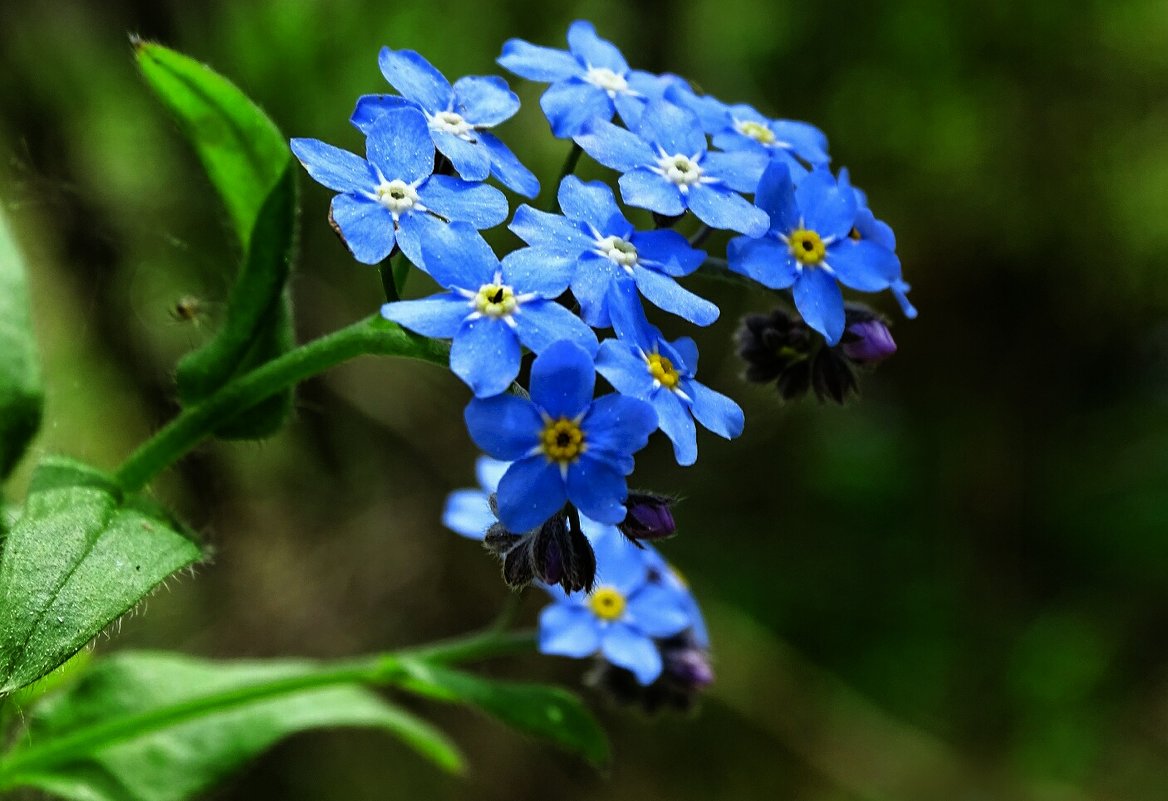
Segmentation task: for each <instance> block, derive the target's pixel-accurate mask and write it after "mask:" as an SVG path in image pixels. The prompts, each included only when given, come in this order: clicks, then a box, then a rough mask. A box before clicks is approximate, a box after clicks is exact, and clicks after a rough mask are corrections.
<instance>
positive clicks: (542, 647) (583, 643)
mask: <svg viewBox="0 0 1168 801" xmlns="http://www.w3.org/2000/svg"><path fill="white" fill-rule="evenodd" d="M599 648H600V626H599V625H598V621H597V620H596V616H595V615H593V614H592V613H591V612H590V611H588V610H587V609H585V608H584V607H582V606H570V605H568V604H552V605H551V606H548V607H545V608H544V610H543V611H542V612H540V614H539V652H540V653H541V654H548V655H549V656H568V657H572V658H573V659H582V658H584V657H586V656H592V655H593V654H594V653H596V651H597V650H598V649H599Z"/></svg>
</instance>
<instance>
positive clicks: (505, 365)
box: [450, 317, 523, 398]
mask: <svg viewBox="0 0 1168 801" xmlns="http://www.w3.org/2000/svg"><path fill="white" fill-rule="evenodd" d="M522 357H523V354H522V353H521V352H520V349H519V342H518V340H516V338H515V332H513V331H512V330H511V328H510V326H508V325H507V324H506V323H505V322H503V321H502V320H501V319H499V318H497V317H480V318H478V319H477V320H467V321H466V322H464V323H463V324H462V327H461V328H460V329H459V331H458V333H457V334H456V335H455V337H454V342H453V343H452V344H451V346H450V370H451V371H452V372H453V373H454V374H455V375H456V376H458V377H459V378H461V379H462V380H463V382H464V383H465V384H466V385H467V386H468V387H470V388H471V391H473V392H474V394H475V397H477V398H489V397H491V396H492V395H499V394H500V393H503V392H506V391H507V388H508V387H510V386H511V382H512V381H514V380H515V377H516V376H517V375H519V361H520V359H521V358H522Z"/></svg>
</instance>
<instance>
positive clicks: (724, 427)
mask: <svg viewBox="0 0 1168 801" xmlns="http://www.w3.org/2000/svg"><path fill="white" fill-rule="evenodd" d="M686 391H687V393H689V394H690V395H692V397H693V406H691V407H690V410H691V411H692V412H693V416H694V417H695V418H696V419H697V421H698V422H699V423H701V424H702V427H703V428H705V429H707V430H709V431H712V432H714V433H715V434H717V435H718V436H720V437H725V438H726V439H734V438H735V437H737V436H739V435H740V434H741V433H742V429H743V427H744V426H745V425H746V416H745V415H744V414H743V413H742V407H741V406H739V405H738V404H737V403H735V402H734V401H732V400H731V399H730V398H728V397H726V396H725V395H723V394H722V393H720V392H715V391H714V390H712V389H710V388H709V387H707V386H706V385H705V384H699V383H698V382H697V381H689V382H686Z"/></svg>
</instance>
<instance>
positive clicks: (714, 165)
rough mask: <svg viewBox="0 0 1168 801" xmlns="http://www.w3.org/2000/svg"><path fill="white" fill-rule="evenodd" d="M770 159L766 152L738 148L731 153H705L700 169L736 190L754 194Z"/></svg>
mask: <svg viewBox="0 0 1168 801" xmlns="http://www.w3.org/2000/svg"><path fill="white" fill-rule="evenodd" d="M768 164H770V159H769V158H768V157H767V154H766V153H763V152H759V151H751V150H738V151H735V152H733V153H707V154H706V157H705V158H704V159H702V169H703V170H705V171H706V172H708V173H709V174H710V176H712V177H714V178H719V179H721V181H722V183H724V184H726V186H728V187H730V188H731V189H733V190H735V191H736V192H746V193H747V194H754V191H755V190H756V189H758V182H759V179H761V178H762V174H763V172H764V171H765V170H766V168H767V165H768Z"/></svg>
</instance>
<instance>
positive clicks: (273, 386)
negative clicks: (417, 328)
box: [116, 316, 449, 492]
mask: <svg viewBox="0 0 1168 801" xmlns="http://www.w3.org/2000/svg"><path fill="white" fill-rule="evenodd" d="M366 354H373V355H382V356H407V357H410V358H414V359H421V360H423V361H428V362H432V363H433V364H437V365H442V366H445V365H446V362H447V359H448V357H449V351H448V349H447V346H446V345H445V344H444V343H442V342H439V341H437V340H434V339H428V338H426V337H420V336H416V335H414V334H410V333H407V332H406V331H405V330H403V329H402V328H401V327H400V326H397V325H395V324H394V323H391V322H389V321H388V320H385V319H382V318H381V317H379V316H374V317H369V318H366V319H364V320H361V321H360V322H357V323H354V324H353V325H350V326H348V327H347V328H342V329H341V330H339V331H334V332H333V333H331V334H327V335H325V336H323V337H321V338H320V339H315V340H313V341H312V342H308V343H306V344H304V345H301V346H300V347H298V348H296V349H295V350H291V351H289V352H288V353H285V354H284V355H282V356H280V357H278V358H276V359H273V360H272V361H270V362H267V363H266V364H263V365H261V366H260V367H257V368H256V369H255V370H252V371H251V372H250V373H246V374H244V375H242V376H240V377H238V378H236V379H235V380H233V381H231V382H230V383H228V384H226V385H224V386H223V387H222V388H221V389H220V390H219V391H218V392H216V393H215V394H214V395H211V396H210V397H209V398H207V399H206V400H204V401H202V402H200V403H197V404H195V405H193V406H188V407H187V408H186V409H184V410H183V411H182V412H181V413H180V414H179V415H178V417H176V418H174V419H173V420H171V421H170V422H169V423H167V424H166V425H165V426H164V427H163V428H162V429H161V430H159V431H158V433H156V434H155V435H154V436H153V437H151V438H150V439H148V440H147V441H146V442H144V443H143V444H142V445H141V446H140V447H139V448H138V450H136V451H134V453H132V454H130V457H129V458H128V459H126V461H125V463H123V464H122V466H121V468H120V469H119V470H118V472H117V476H116V478H117V480H118V482H119V484H120V485H121V486H122V488H123V489H125V490H126V491H127V492H136V491H138V490H140V489H142V488H143V487H145V486H146V485H147V484H149V483H150V481H151V480H152V479H153V478H154V477H155V476H157V475H158V474H159V473H161V472H162V471H163V470H165V469H166V468H167V467H170V466H171V465H172V464H174V463H175V462H176V461H178V460H179V459H180V458H182V456H183V455H185V454H186V453H187V452H188V451H190V450H191V449H192V448H194V447H195V446H196V445H198V444H199V442H201V441H202V440H203V439H204V438H206V437H208V436H210V435H211V433H212V432H213V431H214V430H215V429H217V428H219V427H220V426H222V425H223V423H225V422H227V421H228V420H230V419H231V418H232V417H233V416H234V415H236V414H238V413H239V412H240V411H242V410H245V409H249V408H251V407H252V406H254V405H255V404H257V403H259V402H260V401H262V400H264V399H265V398H269V397H271V396H272V395H275V394H276V393H277V392H280V391H281V390H283V389H286V388H287V387H290V386H294V385H295V384H297V383H299V382H301V381H304V380H305V379H307V378H311V377H312V376H314V375H316V374H317V373H322V372H324V371H325V370H328V369H329V368H331V367H335V366H336V365H338V364H341V363H342V362H346V361H348V360H349V359H353V358H356V357H357V356H362V355H366Z"/></svg>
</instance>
